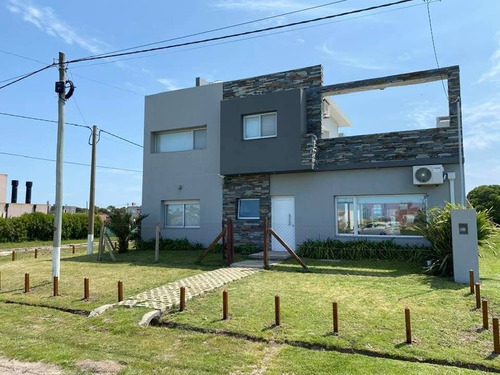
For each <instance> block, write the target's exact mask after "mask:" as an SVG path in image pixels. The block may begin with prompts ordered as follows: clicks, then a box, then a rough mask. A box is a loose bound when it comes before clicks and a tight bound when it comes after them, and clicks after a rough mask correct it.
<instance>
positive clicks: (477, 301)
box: [476, 283, 481, 309]
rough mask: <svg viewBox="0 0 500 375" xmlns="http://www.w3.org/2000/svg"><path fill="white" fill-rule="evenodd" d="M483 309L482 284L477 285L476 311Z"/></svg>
mask: <svg viewBox="0 0 500 375" xmlns="http://www.w3.org/2000/svg"><path fill="white" fill-rule="evenodd" d="M480 308H481V284H479V283H476V309H480Z"/></svg>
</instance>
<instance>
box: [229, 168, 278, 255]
mask: <svg viewBox="0 0 500 375" xmlns="http://www.w3.org/2000/svg"><path fill="white" fill-rule="evenodd" d="M252 198H253V199H260V209H259V211H260V219H259V220H239V219H237V217H238V216H237V215H238V200H239V199H252ZM222 210H223V217H224V218H225V219H233V228H234V245H235V246H239V245H253V246H255V247H257V248H259V249H262V246H263V240H264V237H263V231H262V225H263V222H264V221H263V220H264V217H266V216H267V217H269V218H270V217H271V182H270V176H269V175H268V174H257V175H247V176H234V177H229V176H226V177H224V186H223V190H222Z"/></svg>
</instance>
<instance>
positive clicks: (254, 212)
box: [238, 199, 260, 219]
mask: <svg viewBox="0 0 500 375" xmlns="http://www.w3.org/2000/svg"><path fill="white" fill-rule="evenodd" d="M259 218H260V214H259V200H258V199H240V200H238V219H259Z"/></svg>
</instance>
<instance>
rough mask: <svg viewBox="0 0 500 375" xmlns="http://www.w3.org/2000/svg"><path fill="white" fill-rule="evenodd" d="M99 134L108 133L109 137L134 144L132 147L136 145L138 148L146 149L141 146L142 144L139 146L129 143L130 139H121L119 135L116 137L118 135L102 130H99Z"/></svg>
mask: <svg viewBox="0 0 500 375" xmlns="http://www.w3.org/2000/svg"><path fill="white" fill-rule="evenodd" d="M99 133H106V134H109V135H110V136H112V137H115V138H118V139H121V140H122V141H125V142H128V143H130V144H132V145H134V146H137V147H140V148H144V147H143V146H141V145H140V144H138V143H135V142H132V141H129V140H128V139H125V138H123V137H120V136H119V135H116V134H113V133H110V132H108V131H106V130H103V129H100V130H99Z"/></svg>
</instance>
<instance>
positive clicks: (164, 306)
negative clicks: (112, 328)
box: [117, 267, 260, 312]
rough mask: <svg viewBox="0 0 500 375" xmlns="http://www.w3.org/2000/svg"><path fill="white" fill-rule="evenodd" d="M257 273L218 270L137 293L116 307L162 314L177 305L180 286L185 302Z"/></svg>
mask: <svg viewBox="0 0 500 375" xmlns="http://www.w3.org/2000/svg"><path fill="white" fill-rule="evenodd" d="M259 271H260V269H256V268H242V267H234V268H233V267H232V268H219V269H217V270H214V271H209V272H204V273H200V274H198V275H195V276H191V277H187V278H185V279H182V280H177V281H174V282H171V283H168V284H166V285H163V286H160V287H158V288H154V289H151V290H148V291H147V292H143V293H139V294H138V295H136V296H135V297H130V298H128V299H127V300H125V301H122V302H120V303H118V304H117V305H118V306H128V307H134V306H140V307H147V308H151V309H155V310H161V311H162V312H164V311H165V310H168V309H170V308H172V307H173V306H175V305H178V304H179V298H180V287H181V286H184V287H185V288H186V300H189V299H191V298H193V297H196V296H199V295H200V294H203V293H206V292H210V291H212V290H214V289H217V288H219V287H221V286H222V285H224V284H227V283H229V282H231V281H235V280H239V279H241V278H243V277H246V276H250V275H253V274H255V273H257V272H259Z"/></svg>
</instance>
